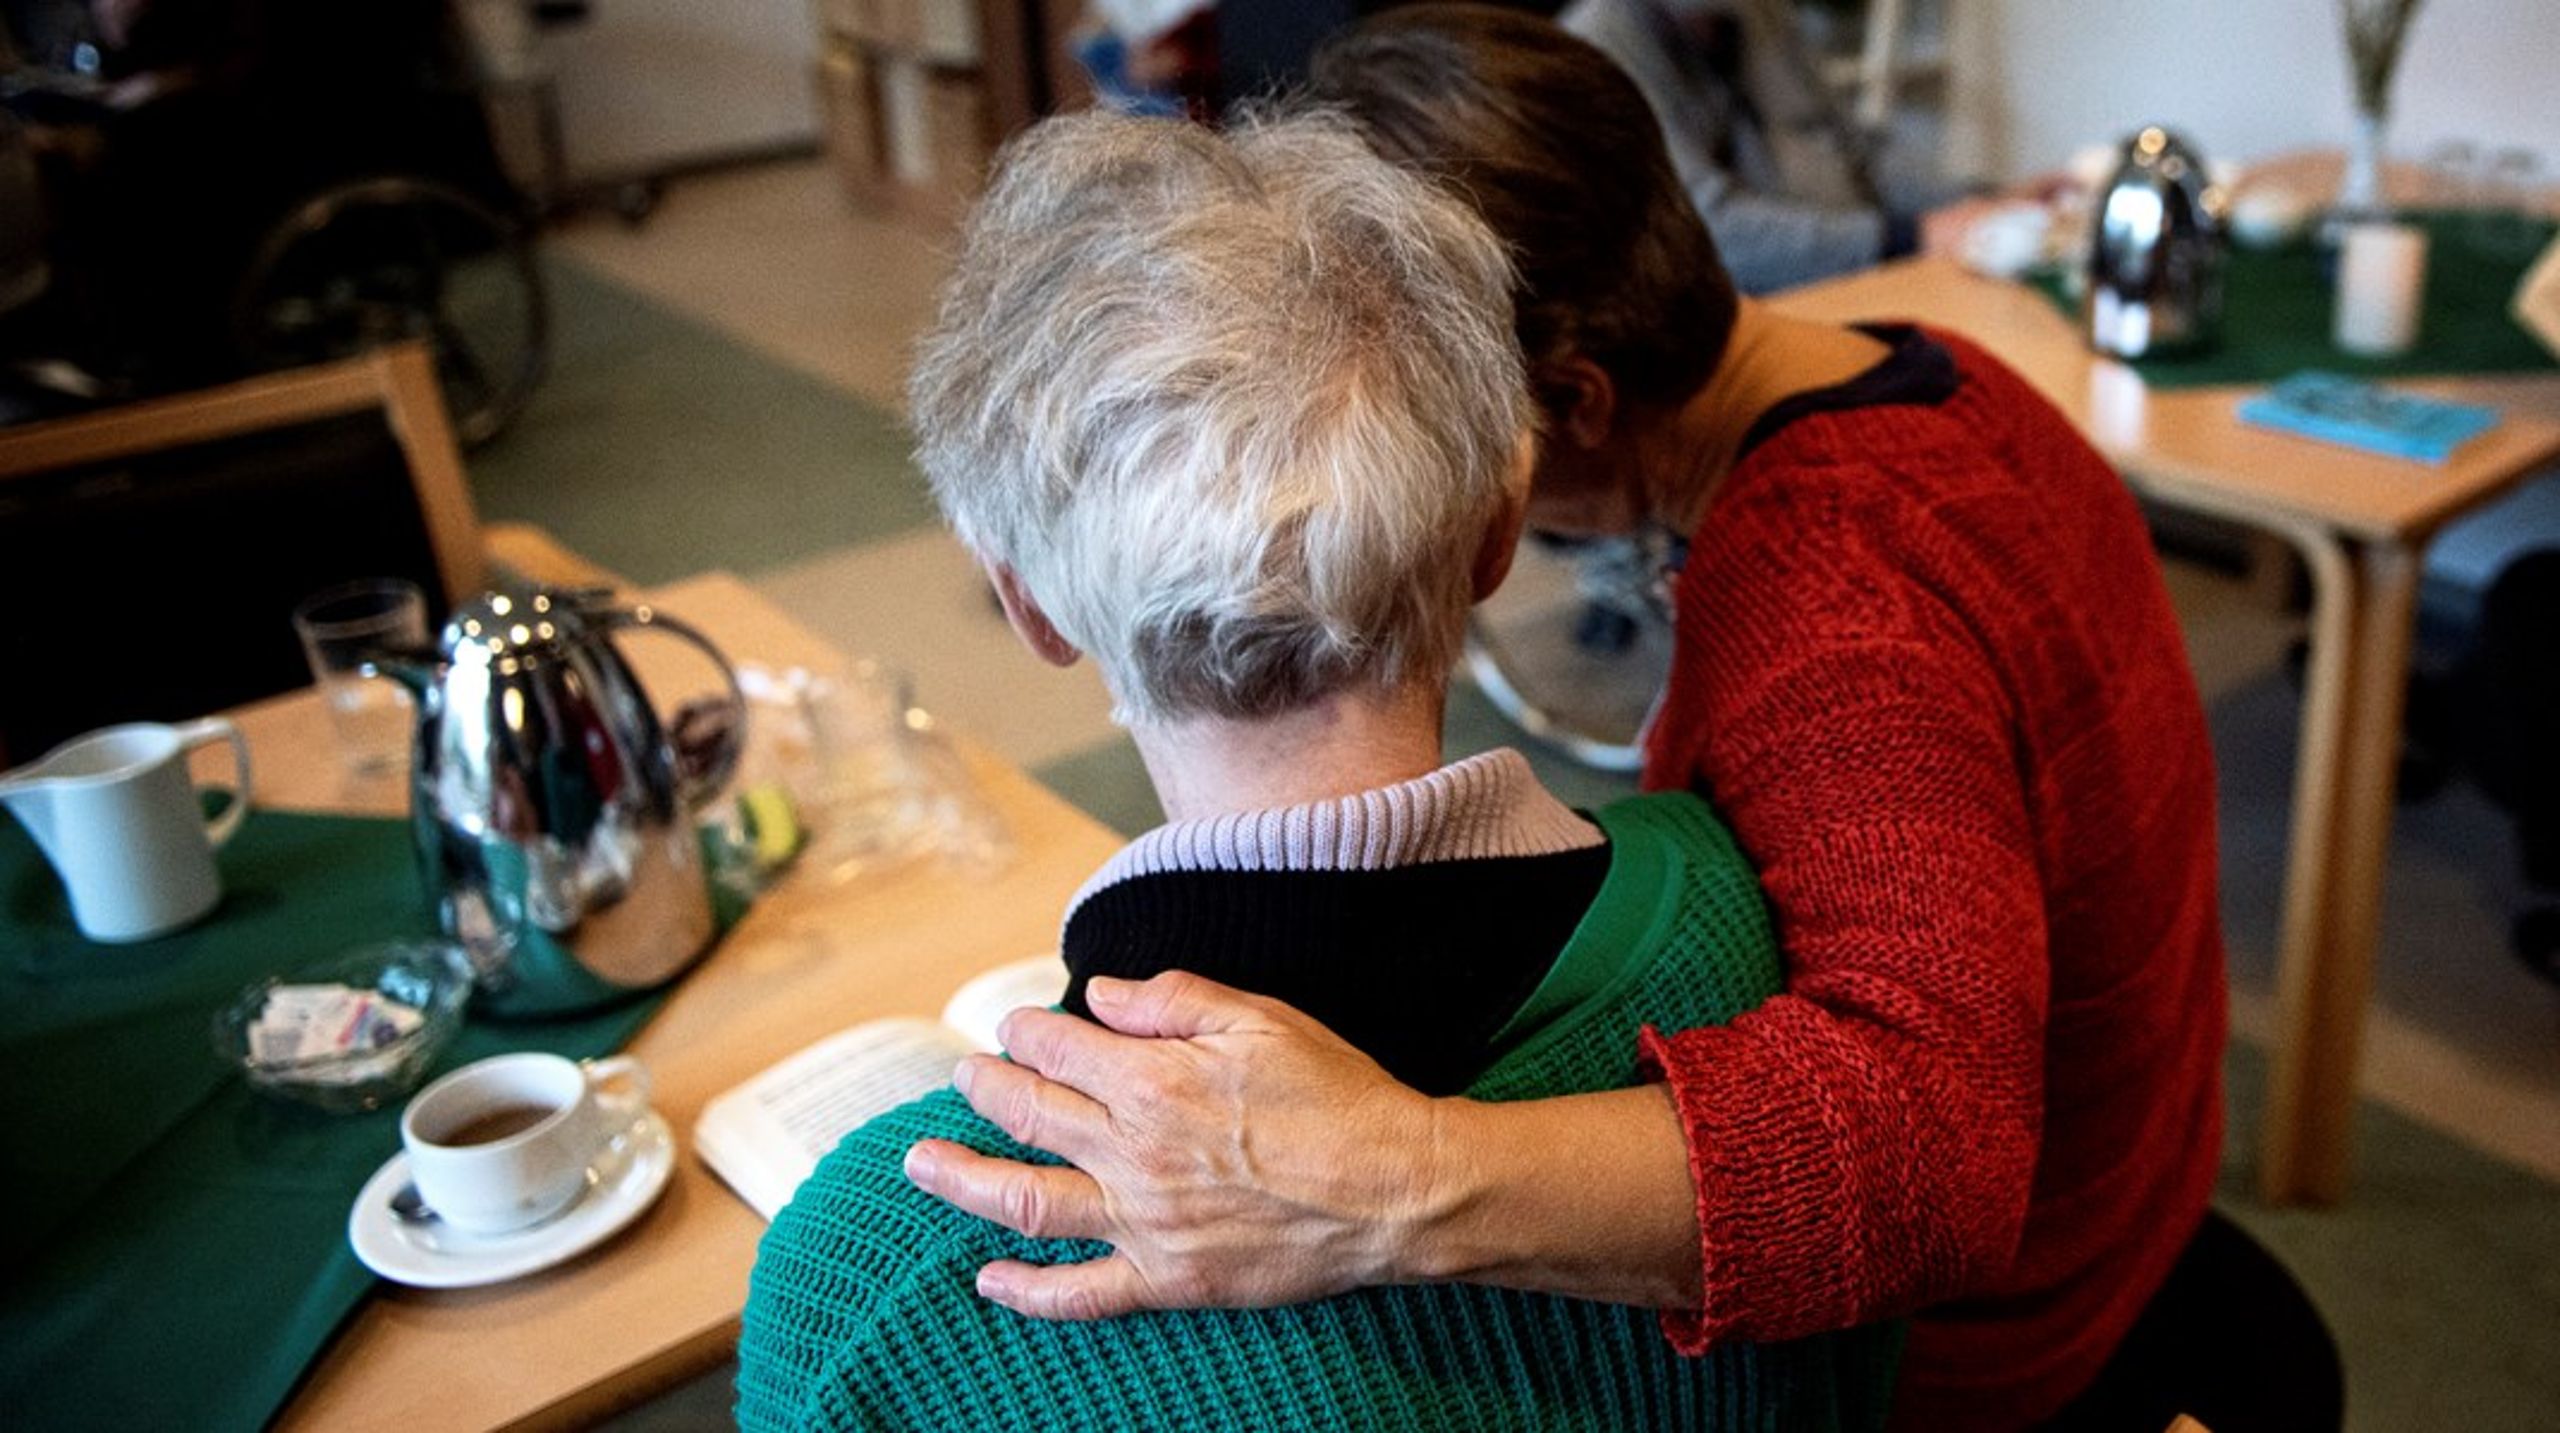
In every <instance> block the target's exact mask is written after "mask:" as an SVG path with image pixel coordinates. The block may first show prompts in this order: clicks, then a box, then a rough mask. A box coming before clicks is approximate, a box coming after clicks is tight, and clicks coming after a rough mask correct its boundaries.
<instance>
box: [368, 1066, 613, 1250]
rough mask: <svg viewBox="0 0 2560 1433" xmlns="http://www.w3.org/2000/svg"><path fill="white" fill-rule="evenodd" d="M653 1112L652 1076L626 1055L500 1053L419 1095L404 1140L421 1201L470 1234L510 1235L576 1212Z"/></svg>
mask: <svg viewBox="0 0 2560 1433" xmlns="http://www.w3.org/2000/svg"><path fill="white" fill-rule="evenodd" d="M616 1084H619V1086H620V1088H607V1087H608V1086H612V1085H616ZM648 1106H649V1075H648V1072H647V1071H646V1070H644V1069H642V1068H641V1067H640V1062H639V1061H637V1060H634V1059H632V1058H630V1057H629V1056H627V1055H617V1056H615V1057H613V1058H612V1059H609V1060H592V1061H587V1062H584V1063H580V1062H578V1061H574V1060H568V1059H563V1058H562V1057H560V1056H558V1055H545V1054H539V1053H535V1054H519V1055H497V1056H493V1057H491V1058H489V1059H486V1060H481V1061H478V1062H477V1063H474V1064H470V1065H465V1066H463V1067H462V1068H461V1069H459V1070H456V1071H454V1072H453V1073H452V1074H449V1075H447V1076H445V1077H444V1078H443V1079H440V1080H438V1081H436V1082H435V1083H434V1084H432V1085H429V1086H427V1087H426V1088H425V1089H423V1090H420V1091H419V1092H418V1096H417V1098H416V1099H413V1100H411V1101H409V1107H408V1108H407V1109H406V1110H404V1111H402V1112H401V1115H400V1143H401V1144H402V1146H404V1147H405V1148H406V1149H407V1150H408V1152H409V1177H410V1178H411V1179H413V1180H415V1181H416V1182H417V1185H418V1194H419V1197H421V1198H422V1199H424V1200H425V1201H426V1204H427V1207H428V1208H430V1209H433V1210H434V1211H435V1212H436V1214H437V1215H438V1217H440V1218H442V1219H443V1220H444V1222H446V1223H447V1224H450V1225H452V1226H453V1227H455V1228H456V1229H460V1230H462V1231H463V1232H465V1233H468V1234H504V1233H508V1232H510V1231H512V1230H516V1229H522V1228H524V1227H526V1226H527V1225H531V1224H539V1223H541V1222H542V1221H543V1220H545V1219H548V1218H550V1217H551V1216H552V1215H554V1214H557V1213H559V1212H560V1211H561V1210H563V1209H566V1208H567V1207H569V1205H570V1204H571V1203H572V1202H573V1201H575V1200H576V1199H577V1197H578V1196H579V1194H581V1193H582V1192H584V1191H585V1189H586V1187H587V1172H588V1170H590V1169H591V1168H593V1167H594V1165H595V1164H596V1162H597V1161H598V1160H600V1159H602V1158H603V1157H604V1155H605V1153H606V1152H607V1150H609V1149H610V1148H611V1147H612V1145H613V1142H614V1141H615V1140H616V1139H618V1138H620V1137H621V1136H622V1135H623V1134H624V1133H625V1132H627V1131H628V1130H629V1129H630V1128H631V1127H632V1125H634V1124H635V1123H637V1122H638V1121H639V1119H640V1116H641V1115H642V1113H644V1112H645V1111H646V1110H647V1109H648ZM528 1108H530V1109H538V1110H539V1111H540V1112H541V1113H540V1118H539V1119H538V1120H536V1121H535V1122H533V1123H532V1124H530V1125H529V1126H527V1127H525V1128H522V1129H518V1130H515V1131H513V1132H511V1133H508V1134H506V1135H504V1136H502V1137H498V1138H492V1139H484V1140H480V1141H478V1142H471V1143H465V1142H462V1141H463V1138H464V1137H465V1136H466V1135H467V1134H468V1133H469V1132H470V1131H471V1129H472V1127H473V1126H474V1125H476V1124H479V1123H481V1122H482V1121H484V1120H489V1119H491V1118H493V1117H495V1116H497V1115H498V1114H499V1113H500V1112H502V1111H508V1110H516V1109H528Z"/></svg>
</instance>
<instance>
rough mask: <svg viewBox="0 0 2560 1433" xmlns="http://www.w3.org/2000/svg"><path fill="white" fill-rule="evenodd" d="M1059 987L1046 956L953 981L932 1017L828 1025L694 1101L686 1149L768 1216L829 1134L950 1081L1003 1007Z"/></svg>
mask: <svg viewBox="0 0 2560 1433" xmlns="http://www.w3.org/2000/svg"><path fill="white" fill-rule="evenodd" d="M1066 991H1067V967H1066V963H1065V962H1064V961H1061V960H1060V959H1059V958H1058V957H1057V955H1056V954H1055V953H1052V954H1049V955H1042V956H1036V957H1034V958H1032V959H1030V960H1017V961H1015V962H1013V963H1012V964H1010V965H999V966H997V967H996V968H995V969H993V970H990V971H988V972H987V973H986V974H984V975H981V976H979V977H978V978H977V979H975V980H972V981H970V982H969V983H968V984H966V985H963V986H961V987H960V989H959V992H958V993H957V994H954V995H953V996H952V997H951V999H950V1001H949V1002H948V1003H947V1004H945V1005H944V1006H943V1007H942V1019H941V1020H940V1021H938V1022H937V1021H933V1020H920V1019H916V1018H914V1017H904V1018H899V1019H891V1020H870V1021H865V1022H864V1023H862V1024H860V1025H856V1026H853V1027H852V1028H850V1029H847V1030H841V1031H838V1032H837V1033H835V1034H833V1035H830V1036H828V1037H827V1038H825V1039H824V1040H821V1041H819V1042H818V1043H817V1044H815V1045H812V1046H810V1047H809V1048H808V1049H806V1050H803V1051H801V1052H800V1053H799V1054H797V1055H794V1056H792V1057H791V1058H790V1059H788V1060H785V1061H783V1062H782V1063H781V1064H779V1065H776V1066H774V1067H773V1068H772V1069H770V1070H767V1071H765V1072H764V1073H763V1074H761V1075H758V1076H756V1077H755V1078H754V1079H752V1080H749V1081H747V1082H746V1083H745V1084H743V1085H740V1086H738V1087H737V1088H736V1089H734V1090H730V1091H728V1092H727V1093H725V1094H722V1095H720V1096H718V1097H717V1098H715V1099H713V1100H712V1101H711V1103H710V1104H708V1105H706V1106H704V1107H703V1111H702V1118H701V1119H699V1120H697V1121H695V1122H694V1126H693V1147H694V1149H695V1150H696V1151H697V1152H698V1153H700V1154H701V1156H702V1162H703V1163H705V1164H707V1165H710V1166H711V1169H712V1172H713V1173H715V1174H717V1175H719V1176H720V1177H721V1178H722V1179H725V1180H727V1181H728V1182H729V1187H730V1188H731V1189H734V1190H736V1191H738V1194H739V1196H740V1197H741V1198H744V1199H745V1200H746V1201H747V1203H748V1204H749V1205H751V1206H753V1207H754V1209H755V1211H756V1212H757V1213H758V1214H761V1215H763V1216H764V1217H765V1218H767V1219H771V1218H773V1216H774V1215H775V1214H776V1213H778V1212H780V1211H781V1209H782V1206H783V1205H785V1204H788V1203H790V1202H791V1195H792V1193H793V1191H795V1190H797V1189H799V1187H800V1181H802V1180H804V1179H807V1178H808V1177H809V1174H810V1171H812V1170H814V1169H816V1168H817V1167H818V1161H819V1160H820V1159H821V1158H823V1157H824V1156H825V1155H826V1153H827V1152H828V1151H829V1150H832V1149H834V1148H835V1147H836V1143H837V1142H838V1141H839V1140H842V1139H843V1138H844V1137H845V1136H846V1135H848V1134H851V1133H853V1132H854V1131H855V1130H857V1129H859V1128H861V1127H862V1126H863V1124H864V1123H866V1122H867V1121H869V1120H870V1119H871V1117H872V1116H874V1115H878V1114H885V1113H886V1112H888V1111H890V1110H893V1109H896V1108H897V1107H898V1106H900V1105H903V1104H905V1103H906V1102H907V1101H909V1100H912V1099H915V1098H917V1097H918V1096H920V1095H926V1094H930V1093H932V1092H933V1091H935V1090H938V1089H940V1088H942V1087H943V1086H944V1085H947V1084H949V1083H951V1071H952V1067H954V1066H956V1065H958V1064H959V1063H960V1059H961V1057H962V1056H964V1055H968V1054H971V1053H973V1052H978V1051H984V1052H988V1053H993V1052H994V1051H996V1050H997V1049H999V1048H1001V1047H1000V1046H999V1044H998V1042H997V1040H996V1022H998V1021H1000V1020H1002V1019H1003V1018H1004V1017H1005V1013H1006V1012H1007V1011H1011V1010H1015V1009H1018V1008H1020V1007H1022V1006H1025V1005H1055V1004H1057V1003H1058V1001H1059V1000H1060V999H1061V998H1063V997H1064V996H1065V994H1066Z"/></svg>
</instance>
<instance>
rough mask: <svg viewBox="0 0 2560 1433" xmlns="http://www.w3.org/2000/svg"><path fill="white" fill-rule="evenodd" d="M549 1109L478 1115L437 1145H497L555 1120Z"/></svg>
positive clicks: (514, 1108)
mask: <svg viewBox="0 0 2560 1433" xmlns="http://www.w3.org/2000/svg"><path fill="white" fill-rule="evenodd" d="M551 1113H552V1112H551V1107H550V1106H548V1105H500V1106H499V1107H498V1108H496V1109H494V1110H489V1111H487V1112H485V1113H483V1114H478V1115H474V1116H473V1117H471V1118H470V1119H467V1120H465V1121H463V1122H462V1124H461V1125H460V1126H459V1127H458V1128H456V1129H455V1130H453V1131H452V1132H451V1133H449V1134H447V1135H445V1136H444V1137H443V1138H442V1139H439V1140H437V1141H436V1143H438V1144H446V1145H470V1144H495V1143H497V1142H498V1141H499V1140H502V1139H505V1138H506V1137H507V1136H509V1135H511V1134H522V1133H524V1132H525V1131H526V1130H529V1129H531V1128H533V1127H534V1126H535V1125H538V1124H540V1123H542V1122H543V1121H544V1120H547V1119H549V1118H551Z"/></svg>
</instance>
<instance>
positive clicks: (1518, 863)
mask: <svg viewBox="0 0 2560 1433" xmlns="http://www.w3.org/2000/svg"><path fill="white" fill-rule="evenodd" d="M1608 871H1609V848H1608V847H1607V846H1606V845H1594V846H1589V847H1586V848H1584V849H1581V850H1577V851H1565V852H1560V853H1558V854H1555V855H1548V856H1499V857H1484V858H1478V859H1472V860H1460V861H1432V862H1427V863H1424V864H1421V865H1414V866H1399V867H1394V868H1391V869H1387V870H1375V871H1168V872H1160V873H1157V874H1153V875H1143V876H1132V877H1130V878H1128V879H1126V880H1122V881H1119V882H1116V883H1114V884H1112V885H1109V886H1106V887H1104V888H1103V889H1101V890H1099V891H1096V892H1094V893H1093V894H1092V895H1090V896H1087V897H1086V898H1085V900H1084V903H1083V904H1082V905H1080V906H1078V907H1077V908H1076V911H1075V913H1074V914H1073V915H1072V916H1070V917H1069V918H1068V920H1067V928H1066V934H1065V937H1064V939H1063V941H1062V945H1063V948H1064V954H1065V957H1066V963H1067V972H1068V976H1069V983H1068V986H1067V996H1066V1000H1065V1002H1064V1004H1065V1007H1066V1009H1067V1010H1069V1011H1070V1012H1072V1013H1074V1014H1077V1015H1086V1014H1088V1013H1089V1012H1088V1011H1087V1009H1086V1006H1085V1002H1084V987H1085V982H1086V981H1087V980H1088V979H1090V978H1092V977H1093V976H1096V975H1110V976H1119V977H1122V978H1126V979H1131V980H1141V979H1144V978H1146V977H1148V976H1150V975H1155V974H1159V973H1161V972H1163V971H1167V970H1175V969H1180V970H1188V971H1191V972H1193V973H1195V974H1199V975H1205V976H1207V977H1209V978H1210V979H1212V980H1216V981H1219V982H1222V983H1224V984H1227V985H1232V986H1235V987H1237V988H1238V989H1241V990H1249V991H1252V992H1254V993H1256V994H1259V995H1267V996H1270V997H1271V998H1273V999H1276V1000H1282V1001H1286V1002H1287V1003H1289V1004H1290V1005H1293V1006H1295V1007H1297V1008H1298V1009H1299V1010H1302V1011H1304V1012H1306V1013H1307V1014H1308V1015H1310V1016H1312V1017H1314V1018H1315V1019H1316V1020H1318V1021H1320V1022H1322V1023H1323V1024H1324V1025H1325V1026H1326V1028H1328V1029H1330V1030H1332V1031H1333V1032H1334V1033H1335V1034H1337V1035H1340V1036H1341V1037H1342V1038H1343V1039H1345V1040H1348V1041H1349V1042H1351V1043H1352V1044H1353V1045H1355V1046H1357V1047H1358V1048H1359V1049H1361V1050H1362V1051H1364V1052H1365V1053H1367V1054H1368V1056H1369V1057H1370V1058H1371V1059H1374V1060H1376V1061H1377V1062H1378V1063H1379V1064H1381V1065H1383V1066H1385V1067H1386V1069H1387V1072H1388V1073H1389V1074H1392V1075H1394V1076H1395V1077H1396V1078H1397V1079H1399V1080H1401V1081H1403V1082H1404V1083H1406V1084H1408V1085H1411V1086H1413V1087H1414V1088H1415V1089H1418V1090H1421V1091H1422V1092H1423V1093H1425V1094H1431V1095H1446V1094H1455V1093H1457V1092H1458V1091H1460V1090H1463V1089H1465V1088H1466V1087H1467V1086H1468V1085H1469V1084H1470V1083H1472V1082H1473V1081H1474V1079H1475V1077H1476V1076H1477V1075H1479V1074H1481V1073H1483V1071H1484V1068H1485V1066H1486V1065H1487V1064H1488V1063H1490V1057H1491V1054H1492V1046H1493V1038H1494V1036H1495V1035H1497V1034H1499V1033H1500V1032H1501V1030H1502V1027H1503V1026H1504V1025H1505V1024H1506V1023H1508V1022H1509V1021H1510V1019H1511V1017H1512V1016H1513V1015H1514V1014H1516V1013H1518V1011H1519V1009H1520V1007H1521V1006H1522V1005H1524V1004H1526V1003H1527V1001H1528V999H1529V996H1530V994H1531V992H1533V991H1535V990H1536V989H1537V987H1538V982H1539V981H1541V980H1543V979H1545V978H1546V974H1547V972H1548V970H1549V969H1551V968H1552V967H1553V966H1554V965H1555V961H1556V956H1557V955H1558V954H1559V953H1560V952H1562V951H1563V949H1564V947H1565V943H1566V941H1568V940H1569V939H1571V937H1572V935H1573V932H1574V929H1575V927H1577V926H1579V925H1580V924H1581V922H1582V917H1583V914H1584V912H1585V911H1587V910H1588V909H1589V908H1590V906H1591V902H1592V901H1593V899H1594V898H1596V897H1597V896H1598V895H1599V893H1600V883H1601V881H1602V880H1603V878H1605V877H1606V876H1607V875H1608Z"/></svg>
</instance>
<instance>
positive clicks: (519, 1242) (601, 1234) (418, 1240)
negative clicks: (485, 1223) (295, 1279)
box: [347, 1110, 676, 1289]
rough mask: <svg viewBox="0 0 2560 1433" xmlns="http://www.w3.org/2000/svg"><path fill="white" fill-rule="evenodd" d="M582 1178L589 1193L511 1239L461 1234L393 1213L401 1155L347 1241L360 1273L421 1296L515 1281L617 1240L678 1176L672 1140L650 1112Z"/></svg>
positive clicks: (367, 1190)
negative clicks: (407, 1286)
mask: <svg viewBox="0 0 2560 1433" xmlns="http://www.w3.org/2000/svg"><path fill="white" fill-rule="evenodd" d="M615 1146H616V1147H615V1148H614V1149H612V1150H609V1151H607V1153H606V1154H605V1156H604V1158H603V1159H602V1160H600V1161H598V1162H597V1164H596V1167H595V1168H593V1169H591V1170H589V1171H588V1173H587V1179H588V1181H589V1182H588V1185H587V1192H586V1193H584V1194H581V1195H579V1196H578V1198H577V1200H576V1201H575V1202H574V1203H572V1204H571V1205H570V1206H569V1207H568V1208H567V1209H565V1210H562V1211H561V1212H560V1213H558V1214H554V1215H552V1216H551V1217H550V1218H549V1219H546V1220H544V1221H543V1222H542V1223H539V1224H536V1225H534V1226H533V1227H532V1228H530V1229H519V1230H517V1231H515V1232H514V1233H512V1234H466V1233H464V1232H463V1231H461V1230H459V1229H456V1228H454V1227H453V1226H451V1225H449V1224H446V1223H444V1222H443V1221H441V1220H427V1221H425V1222H421V1223H412V1222H410V1221H408V1220H406V1219H403V1218H401V1217H400V1216H399V1215H397V1214H394V1213H392V1212H391V1197H392V1196H393V1195H395V1194H398V1193H399V1192H400V1190H401V1189H402V1188H403V1187H404V1186H406V1185H407V1184H408V1183H409V1156H408V1154H407V1152H406V1151H403V1152H402V1153H399V1154H395V1155H393V1156H391V1162H390V1163H388V1164H385V1165H384V1166H382V1168H381V1169H379V1170H377V1171H375V1173H374V1176H373V1178H371V1179H369V1180H367V1181H365V1186H364V1192H363V1193H361V1194H358V1195H357V1196H356V1204H355V1208H354V1209H353V1210H351V1211H349V1213H348V1214H347V1242H348V1243H350V1244H353V1245H354V1246H355V1250H356V1257H357V1258H358V1259H361V1260H363V1261H364V1266H365V1267H366V1268H368V1269H371V1270H373V1271H374V1272H375V1273H377V1274H380V1275H381V1276H382V1277H384V1278H386V1279H390V1280H393V1281H395V1282H397V1283H403V1284H413V1285H415V1286H417V1287H418V1288H421V1289H467V1288H472V1287H475V1286H477V1285H480V1284H499V1283H504V1282H506V1281H507V1280H509V1279H520V1278H523V1277H524V1276H525V1275H527V1274H530V1273H534V1272H536V1271H537V1270H541V1269H548V1268H550V1267H551V1266H552V1265H554V1264H557V1263H560V1262H562V1261H563V1260H566V1259H571V1258H575V1257H576V1256H577V1255H580V1254H583V1253H585V1252H586V1251H587V1250H589V1249H592V1248H594V1247H595V1246H596V1245H598V1244H601V1243H603V1242H604V1241H605V1240H607V1239H609V1238H612V1237H613V1236H614V1235H615V1234H617V1233H619V1232H621V1230H622V1228H623V1226H625V1225H627V1224H629V1223H630V1222H631V1221H632V1220H634V1219H637V1218H639V1217H640V1215H641V1214H642V1213H643V1212H644V1211H646V1210H647V1209H648V1207H649V1206H650V1205H651V1204H654V1203H656V1202H657V1199H658V1196H659V1195H660V1194H661V1193H664V1192H665V1190H666V1187H667V1177H668V1176H669V1175H672V1174H674V1173H675V1168H676V1137H675V1132H674V1131H673V1130H671V1129H669V1128H667V1122H666V1120H665V1119H664V1118H663V1117H662V1116H660V1115H659V1114H658V1112H657V1111H655V1110H650V1111H648V1112H647V1113H645V1114H643V1115H641V1116H640V1119H639V1121H638V1122H637V1123H635V1124H633V1125H632V1127H631V1131H630V1133H628V1134H626V1135H624V1136H623V1137H622V1138H621V1139H619V1140H617V1141H615Z"/></svg>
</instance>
